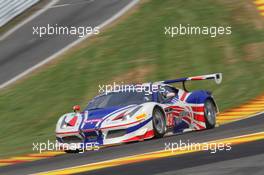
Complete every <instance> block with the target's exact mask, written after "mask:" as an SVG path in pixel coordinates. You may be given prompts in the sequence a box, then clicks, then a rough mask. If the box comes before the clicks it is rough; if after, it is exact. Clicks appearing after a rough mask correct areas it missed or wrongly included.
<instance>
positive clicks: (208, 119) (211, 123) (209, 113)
mask: <svg viewBox="0 0 264 175" xmlns="http://www.w3.org/2000/svg"><path fill="white" fill-rule="evenodd" d="M204 117H205V124H206V128H207V129H212V128H214V127H215V124H216V107H215V104H214V102H213V101H212V100H211V99H207V100H206V101H205V103H204Z"/></svg>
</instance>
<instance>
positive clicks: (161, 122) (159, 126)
mask: <svg viewBox="0 0 264 175" xmlns="http://www.w3.org/2000/svg"><path fill="white" fill-rule="evenodd" d="M152 115H153V119H152V124H153V130H154V136H155V138H161V137H163V136H164V134H165V133H166V120H165V115H164V112H163V111H162V109H160V108H158V107H155V108H154V110H153V114H152Z"/></svg>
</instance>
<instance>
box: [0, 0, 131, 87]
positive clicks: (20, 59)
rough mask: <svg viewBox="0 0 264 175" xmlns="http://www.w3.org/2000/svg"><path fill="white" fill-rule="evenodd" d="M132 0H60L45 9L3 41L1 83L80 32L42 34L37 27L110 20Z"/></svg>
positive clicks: (86, 24) (1, 43)
mask: <svg viewBox="0 0 264 175" xmlns="http://www.w3.org/2000/svg"><path fill="white" fill-rule="evenodd" d="M130 2H132V0H60V1H59V2H58V3H57V4H55V5H54V6H52V7H51V8H49V9H48V10H46V11H45V12H44V13H42V14H41V15H39V16H38V17H36V18H35V19H33V20H32V21H30V22H28V23H26V24H25V25H23V26H22V27H20V28H19V29H18V30H17V31H15V32H14V33H12V34H11V35H10V36H8V37H7V38H5V39H4V40H1V41H0V85H1V84H3V83H5V82H7V81H8V80H10V79H12V78H14V77H16V76H17V75H19V74H21V73H22V72H24V71H25V70H27V69H29V68H31V67H32V66H34V65H36V64H38V63H40V62H41V61H43V60H44V59H46V58H48V57H50V56H51V55H53V54H55V53H57V52H58V51H59V50H61V49H63V48H64V47H66V46H67V45H69V44H71V43H73V42H74V41H76V40H77V39H79V37H78V36H75V35H71V36H65V35H52V36H44V37H42V38H40V37H39V36H38V35H33V27H36V26H39V27H41V26H47V24H50V25H55V24H57V25H58V26H68V27H70V26H76V27H78V26H84V27H87V26H91V27H93V28H94V27H96V26H98V25H100V24H102V23H103V22H105V21H107V20H108V19H109V18H111V17H112V16H113V15H115V14H116V13H118V12H119V11H120V10H121V9H122V8H124V7H125V6H126V5H128V4H129V3H130Z"/></svg>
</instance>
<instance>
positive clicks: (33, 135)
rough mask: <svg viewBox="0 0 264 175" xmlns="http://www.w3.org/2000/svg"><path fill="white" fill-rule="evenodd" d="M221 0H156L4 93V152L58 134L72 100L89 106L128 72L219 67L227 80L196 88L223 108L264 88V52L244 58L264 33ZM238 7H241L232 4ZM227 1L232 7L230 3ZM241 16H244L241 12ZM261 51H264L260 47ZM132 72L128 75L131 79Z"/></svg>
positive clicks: (160, 73)
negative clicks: (189, 30) (214, 31)
mask: <svg viewBox="0 0 264 175" xmlns="http://www.w3.org/2000/svg"><path fill="white" fill-rule="evenodd" d="M217 2H218V1H210V0H201V1H195V0H193V1H191V0H190V1H188V2H187V1H186V0H179V1H175V0H167V1H155V0H152V1H150V2H147V3H145V4H143V5H142V6H140V8H139V9H138V10H137V11H136V12H135V13H133V14H132V15H131V16H129V17H127V18H126V19H125V20H122V22H120V23H118V24H117V25H115V26H114V27H113V28H111V29H108V30H107V31H105V32H104V33H102V34H101V35H100V36H98V37H97V38H96V39H94V42H93V43H92V44H89V41H88V42H87V43H85V44H84V47H82V48H81V49H79V50H78V49H77V51H75V52H73V53H70V54H68V55H67V56H65V58H63V59H60V61H58V63H56V64H52V65H50V66H48V68H45V69H43V70H42V71H40V72H38V73H35V74H34V75H32V76H30V77H29V78H27V79H26V80H25V81H22V82H20V83H18V84H17V85H15V86H13V87H11V88H8V89H6V90H4V91H1V92H0V121H1V122H0V128H1V129H0V157H6V156H10V155H14V154H22V153H27V152H30V151H31V149H32V142H40V141H46V140H47V139H54V130H55V124H56V121H57V119H58V118H59V116H60V115H62V114H63V113H66V112H69V111H70V110H71V106H72V105H73V104H81V105H82V107H84V106H85V105H86V103H87V102H88V100H89V99H90V98H91V97H92V96H94V95H95V94H97V92H98V85H99V84H106V83H109V82H110V83H111V80H113V79H115V78H116V77H119V76H120V75H124V74H126V73H128V72H130V71H136V70H139V69H149V68H151V67H152V68H153V67H154V70H153V71H152V72H151V73H150V74H147V75H146V76H145V77H144V80H145V81H156V80H163V79H171V78H176V77H182V76H191V75H200V74H207V73H213V72H222V73H223V75H224V80H223V83H222V84H221V85H220V86H217V85H215V84H214V83H213V82H210V81H206V82H195V83H193V84H192V85H191V84H190V88H191V89H204V88H205V89H209V90H212V91H213V93H214V96H215V98H216V99H217V101H218V104H219V107H220V109H221V110H225V109H227V108H230V107H233V106H237V105H239V104H241V103H243V102H245V101H247V100H249V99H251V98H253V97H255V96H257V95H258V94H260V93H262V92H263V90H264V88H263V86H264V76H263V70H264V61H263V54H261V55H256V56H255V55H254V53H255V52H254V53H252V54H253V57H254V59H251V60H247V59H246V57H247V52H246V51H245V49H244V48H245V47H246V46H247V45H248V44H252V43H257V44H260V43H261V42H262V44H263V42H264V34H263V30H261V29H257V28H256V27H255V26H254V24H253V23H251V22H250V21H247V20H246V19H245V20H243V22H240V21H237V20H236V19H234V18H233V16H232V11H233V10H234V9H232V8H227V6H225V5H224V4H222V3H220V2H219V3H217ZM230 4H231V6H233V7H236V5H237V4H235V3H233V4H232V3H231V2H230ZM230 4H229V5H230ZM241 13H244V12H243V10H241ZM180 23H182V24H191V25H201V26H204V25H209V26H218V25H231V26H232V30H233V33H232V35H229V36H221V37H217V38H210V37H206V36H181V37H177V38H173V39H172V38H169V37H168V36H165V35H164V27H165V26H168V25H170V26H172V25H178V24H180ZM260 52H261V51H260ZM133 81H134V77H130V82H133Z"/></svg>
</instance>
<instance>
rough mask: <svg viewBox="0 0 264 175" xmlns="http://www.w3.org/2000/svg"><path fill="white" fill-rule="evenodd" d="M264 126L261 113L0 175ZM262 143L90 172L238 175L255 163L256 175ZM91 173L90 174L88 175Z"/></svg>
mask: <svg viewBox="0 0 264 175" xmlns="http://www.w3.org/2000/svg"><path fill="white" fill-rule="evenodd" d="M263 126H264V114H259V115H257V116H255V117H252V118H248V119H245V120H240V121H237V122H234V123H229V124H226V125H222V126H220V127H218V128H215V129H212V130H205V131H199V132H189V133H184V134H181V135H175V136H170V137H165V138H162V139H152V140H148V141H144V142H136V143H130V144H124V145H119V146H114V147H108V148H104V149H101V150H99V151H88V152H85V153H83V154H64V155H61V156H57V157H52V158H49V159H43V160H39V161H34V162H28V163H22V164H15V165H11V166H6V167H1V168H0V174H5V175H8V174H14V175H15V174H20V175H22V174H32V173H37V172H43V171H50V170H55V169H61V168H66V167H72V166H77V165H84V164H88V163H94V162H99V161H104V160H111V159H114V158H119V157H124V156H131V155H135V154H141V153H146V152H152V151H158V150H164V148H165V143H175V142H176V143H178V142H179V140H181V141H182V142H188V141H189V142H190V143H191V142H193V143H200V142H206V141H211V140H217V139H223V138H227V137H234V136H240V135H244V134H251V133H256V132H262V131H263V129H264V127H263ZM263 143H264V142H263V141H257V142H252V143H246V144H241V145H237V146H234V148H233V149H232V150H231V151H229V152H226V153H225V152H223V151H221V152H219V153H216V154H210V153H209V152H198V153H191V154H186V155H181V156H175V157H171V158H164V159H157V160H151V161H148V162H143V163H136V164H130V165H123V166H120V167H112V168H106V169H102V170H96V171H91V172H89V173H90V174H120V172H126V173H125V174H129V173H130V174H143V173H144V174H166V172H167V173H168V174H175V172H178V171H179V172H181V173H184V172H188V173H187V174H192V171H193V170H195V169H197V170H200V171H204V173H207V171H208V174H211V173H212V172H215V171H218V173H219V174H229V173H230V172H227V169H228V168H227V169H221V167H222V164H223V166H224V164H226V165H227V166H228V167H229V171H232V170H234V173H236V172H238V174H239V172H240V171H241V170H243V168H242V167H239V166H241V165H242V164H244V165H245V166H251V165H252V163H253V162H256V164H254V166H253V165H252V167H256V169H254V168H252V167H251V168H250V170H251V173H250V174H253V173H256V174H257V172H258V171H261V172H262V173H263V169H261V167H263V162H261V161H258V160H259V159H262V158H263V157H264V150H263ZM236 160H237V161H236ZM228 161H230V163H229V164H228V163H226V162H228ZM248 162H251V163H248ZM231 163H233V164H231ZM218 164H219V165H218ZM220 165H221V166H220ZM232 166H236V167H237V169H232ZM213 167H216V168H218V170H214V168H213ZM222 168H224V167H222ZM223 170H225V171H223ZM148 171H149V173H148ZM210 172H211V173H210ZM89 173H88V172H87V174H89ZM193 173H194V172H193ZM202 174H203V173H202ZM213 174H215V173H213Z"/></svg>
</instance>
